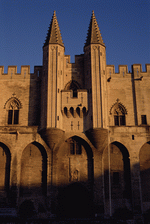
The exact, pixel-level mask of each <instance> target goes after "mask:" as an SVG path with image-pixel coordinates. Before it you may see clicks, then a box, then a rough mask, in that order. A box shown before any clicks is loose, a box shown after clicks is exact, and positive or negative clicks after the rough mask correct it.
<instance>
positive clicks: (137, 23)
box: [0, 0, 150, 73]
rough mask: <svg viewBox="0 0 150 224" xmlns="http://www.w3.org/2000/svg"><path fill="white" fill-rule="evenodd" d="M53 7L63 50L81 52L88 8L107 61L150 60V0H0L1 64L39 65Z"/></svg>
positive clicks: (71, 52)
mask: <svg viewBox="0 0 150 224" xmlns="http://www.w3.org/2000/svg"><path fill="white" fill-rule="evenodd" d="M54 10H56V15H57V19H58V23H59V26H60V30H61V34H62V38H63V42H64V45H65V54H66V55H68V54H69V55H71V62H74V55H76V54H82V53H83V47H84V43H85V40H86V36H87V30H88V26H89V23H90V18H91V14H92V10H94V12H95V16H96V19H97V22H98V25H99V28H100V31H101V34H102V37H103V40H104V43H105V45H106V60H107V64H114V65H115V70H116V72H117V71H118V65H120V64H127V65H128V69H129V70H131V65H132V64H139V63H140V64H142V68H143V70H144V71H145V64H146V63H150V1H149V0H42V1H41V0H0V65H4V66H5V73H6V72H7V66H8V65H17V67H18V69H17V71H18V72H20V67H21V65H30V70H31V72H33V70H34V65H42V47H43V43H44V41H45V38H46V34H47V29H48V26H49V24H50V21H51V18H52V15H53V11H54Z"/></svg>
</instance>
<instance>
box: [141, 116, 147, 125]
mask: <svg viewBox="0 0 150 224" xmlns="http://www.w3.org/2000/svg"><path fill="white" fill-rule="evenodd" d="M141 123H142V124H147V118H146V115H141Z"/></svg>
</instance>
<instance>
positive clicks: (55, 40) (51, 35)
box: [44, 11, 64, 47]
mask: <svg viewBox="0 0 150 224" xmlns="http://www.w3.org/2000/svg"><path fill="white" fill-rule="evenodd" d="M48 44H60V45H61V46H63V47H64V43H63V41H62V37H61V32H60V28H59V24H58V21H57V17H56V11H54V14H53V17H52V20H51V24H50V27H49V30H48V33H47V37H46V40H45V43H44V47H45V46H47V45H48Z"/></svg>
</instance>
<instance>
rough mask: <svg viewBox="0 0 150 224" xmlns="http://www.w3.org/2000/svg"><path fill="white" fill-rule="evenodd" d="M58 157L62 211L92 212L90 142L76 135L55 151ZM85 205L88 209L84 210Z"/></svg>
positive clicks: (70, 214)
mask: <svg viewBox="0 0 150 224" xmlns="http://www.w3.org/2000/svg"><path fill="white" fill-rule="evenodd" d="M54 157H55V159H56V160H55V159H54V164H56V178H57V179H56V181H57V182H56V183H57V186H58V195H57V211H58V214H59V215H61V216H64V214H65V215H66V216H68V217H84V216H88V215H91V213H92V212H93V211H92V208H93V207H92V206H93V205H92V198H93V197H92V195H93V153H92V150H91V148H90V146H89V145H88V143H87V142H86V141H85V140H83V139H82V138H80V137H77V136H73V137H71V138H69V139H67V140H66V141H65V143H64V144H63V145H62V146H61V147H60V148H59V149H58V151H57V152H55V155H54ZM83 206H84V207H85V210H86V212H84V211H83ZM71 208H72V209H71Z"/></svg>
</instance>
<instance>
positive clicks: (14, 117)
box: [6, 97, 21, 124]
mask: <svg viewBox="0 0 150 224" xmlns="http://www.w3.org/2000/svg"><path fill="white" fill-rule="evenodd" d="M20 108H21V104H20V102H19V100H18V99H17V98H15V97H13V98H11V99H10V100H9V101H8V102H7V103H6V110H7V112H8V114H7V123H8V124H19V109H20Z"/></svg>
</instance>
